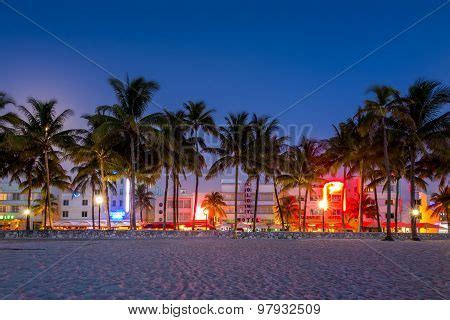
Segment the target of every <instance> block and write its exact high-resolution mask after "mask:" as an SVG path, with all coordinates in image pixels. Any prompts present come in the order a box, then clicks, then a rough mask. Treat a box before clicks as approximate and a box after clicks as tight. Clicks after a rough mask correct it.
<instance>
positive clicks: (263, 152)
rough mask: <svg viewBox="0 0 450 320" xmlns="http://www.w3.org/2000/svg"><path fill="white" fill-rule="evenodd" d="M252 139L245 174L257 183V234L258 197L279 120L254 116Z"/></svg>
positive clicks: (255, 207) (255, 215)
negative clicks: (271, 141)
mask: <svg viewBox="0 0 450 320" xmlns="http://www.w3.org/2000/svg"><path fill="white" fill-rule="evenodd" d="M250 126H251V135H252V137H251V139H250V141H249V143H248V151H249V152H248V154H247V161H246V167H245V172H246V173H247V175H248V177H249V180H253V179H254V180H255V181H256V190H255V204H254V208H253V232H256V219H257V212H258V195H259V184H260V180H261V175H262V174H263V173H264V172H265V170H266V166H267V164H268V163H269V159H268V150H270V140H271V139H272V138H273V136H274V134H275V131H276V130H278V128H279V126H278V120H276V119H273V120H270V119H269V117H267V116H262V117H258V116H257V115H256V114H253V117H252V120H251V122H250Z"/></svg>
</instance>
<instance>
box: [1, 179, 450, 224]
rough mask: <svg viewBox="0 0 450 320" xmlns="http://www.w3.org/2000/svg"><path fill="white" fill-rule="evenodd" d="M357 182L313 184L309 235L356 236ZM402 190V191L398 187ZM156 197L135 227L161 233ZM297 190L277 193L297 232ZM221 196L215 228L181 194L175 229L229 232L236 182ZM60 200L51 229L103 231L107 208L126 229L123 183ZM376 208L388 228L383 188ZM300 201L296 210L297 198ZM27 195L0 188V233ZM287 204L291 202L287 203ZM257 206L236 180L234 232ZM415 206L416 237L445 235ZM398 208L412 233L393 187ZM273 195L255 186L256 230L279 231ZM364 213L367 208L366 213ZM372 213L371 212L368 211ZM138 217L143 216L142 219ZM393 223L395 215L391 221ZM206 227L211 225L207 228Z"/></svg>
mask: <svg viewBox="0 0 450 320" xmlns="http://www.w3.org/2000/svg"><path fill="white" fill-rule="evenodd" d="M360 189H361V186H360V180H359V179H358V178H354V179H351V180H347V181H346V184H345V185H344V184H343V182H342V181H340V180H337V179H330V180H328V181H324V182H322V183H317V184H314V185H313V188H312V190H310V191H309V192H308V197H307V201H306V215H305V217H306V221H305V225H306V229H307V231H311V232H314V231H328V232H334V231H341V230H346V231H356V230H357V225H358V219H357V209H358V204H359V200H358V199H359V192H360ZM400 189H401V188H400ZM150 190H152V191H153V192H154V194H155V200H154V204H153V209H151V210H150V209H149V210H139V209H137V210H136V212H137V221H138V225H140V226H141V227H143V228H155V229H158V228H162V226H163V222H164V210H163V205H164V204H163V201H164V200H163V199H164V198H163V196H162V192H161V190H160V189H158V188H150ZM301 191H302V192H300V195H299V190H298V189H292V190H289V191H280V192H279V198H280V199H282V200H283V203H284V200H286V199H288V200H287V204H286V206H285V207H284V206H283V210H284V211H289V214H288V213H286V212H285V213H284V217H285V220H287V221H285V222H286V223H287V224H289V225H290V229H291V230H298V226H299V224H303V220H302V218H303V212H304V211H305V210H304V203H305V191H304V190H301ZM373 191H374V190H368V191H367V195H369V196H371V197H372V198H373V194H374V192H373ZM220 192H221V194H222V195H223V198H224V201H225V203H226V206H225V207H224V210H225V213H226V216H227V218H226V219H221V221H220V222H219V221H217V222H216V223H214V222H213V221H214V219H213V217H208V216H207V214H208V212H207V210H204V208H202V206H201V204H202V201H203V199H204V197H205V193H199V199H198V205H197V207H196V208H194V195H193V194H191V193H187V192H186V191H185V190H181V191H180V193H179V200H178V201H179V202H178V208H179V210H178V211H179V212H178V224H179V226H180V229H183V228H184V229H191V228H192V220H193V216H194V215H195V217H196V226H195V228H205V227H209V228H211V227H215V228H217V229H221V230H230V229H232V228H233V224H234V212H235V208H234V180H228V179H223V180H221V186H220ZM55 194H57V199H58V208H57V210H56V211H57V212H56V214H55V216H54V217H53V219H54V224H53V226H54V227H55V228H63V229H71V228H92V227H93V226H94V227H96V228H98V226H100V227H102V228H103V227H105V226H106V220H107V219H106V216H105V212H106V210H104V208H105V206H106V205H108V206H109V212H110V220H111V224H112V227H114V228H127V227H128V226H129V211H130V201H132V197H131V195H130V184H129V181H128V180H127V179H122V180H120V181H118V182H117V186H116V190H115V192H109V193H108V195H109V196H108V201H105V202H104V203H101V204H100V203H98V202H99V201H96V196H98V195H92V194H90V193H89V192H87V193H85V194H80V193H68V192H57V191H56V192H55ZM377 195H378V199H377V200H378V201H377V203H378V208H379V212H380V220H381V221H380V224H381V226H382V227H385V225H386V212H387V195H386V192H384V191H383V190H382V187H381V186H380V187H378V188H377ZM299 196H300V198H301V201H300V206H299V204H298V200H297V199H298V198H299ZM27 197H28V195H27V194H22V193H21V192H20V190H19V188H18V186H17V185H14V184H8V183H2V184H0V228H1V229H24V228H25V223H26V221H27V214H28V210H26V209H27V208H28V205H27ZM39 197H40V193H39V192H38V191H36V192H33V193H32V196H31V198H32V201H34V200H36V199H38V198H39ZM397 198H398V204H397V203H396V202H395V201H396V199H397ZM289 199H292V201H291V203H289ZM172 200H173V199H172V198H171V197H170V196H169V198H168V201H167V214H166V226H168V227H169V228H170V227H171V226H173V205H172V203H173V201H172ZM254 201H255V183H254V182H248V181H239V187H238V228H239V229H240V230H243V231H247V230H250V229H251V228H252V225H253V217H254ZM374 204H375V203H374V201H373V200H368V201H367V203H365V204H364V206H365V207H367V208H369V207H372V208H373V207H374ZM416 204H417V208H418V210H419V212H420V214H419V216H418V217H417V219H418V227H419V231H420V232H447V229H446V228H447V223H446V222H445V221H443V219H444V217H435V216H433V215H432V214H431V211H430V210H428V203H427V197H426V195H425V194H424V193H420V192H419V193H417V194H416ZM396 206H397V211H398V214H397V226H398V228H399V231H403V232H408V231H409V228H410V218H411V212H410V210H409V205H404V203H403V197H402V195H401V194H399V195H398V196H397V195H396V193H395V188H394V187H392V200H391V207H392V210H391V211H392V212H394V208H395V207H396ZM276 208H277V206H276V195H275V192H274V187H273V185H272V184H261V185H260V187H259V195H258V206H257V221H256V223H255V224H256V229H257V230H259V231H267V230H279V229H281V221H280V217H279V215H278V214H277V210H276ZM367 210H368V209H367ZM372 212H373V210H372ZM35 213H36V210H31V212H30V217H29V219H30V220H31V224H32V225H33V226H34V228H39V227H40V226H41V221H42V218H41V216H39V215H36V214H35ZM141 213H142V215H141ZM391 218H392V221H393V220H394V216H393V214H392V216H391ZM208 222H209V223H208ZM393 225H394V224H393ZM363 226H364V229H365V230H367V231H375V230H377V227H378V223H377V220H376V215H375V214H369V213H368V212H366V213H365V214H364V219H363Z"/></svg>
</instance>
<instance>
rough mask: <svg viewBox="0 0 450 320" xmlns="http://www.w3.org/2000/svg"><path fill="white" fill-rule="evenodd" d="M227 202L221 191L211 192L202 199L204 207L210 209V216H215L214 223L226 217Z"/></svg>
mask: <svg viewBox="0 0 450 320" xmlns="http://www.w3.org/2000/svg"><path fill="white" fill-rule="evenodd" d="M226 205H227V204H226V203H225V201H224V200H223V196H222V194H221V193H220V192H214V191H213V192H211V193H209V194H207V195H205V198H204V199H203V201H202V205H201V206H202V208H203V209H204V210H207V211H208V217H209V219H211V217H213V221H214V223H215V222H216V221H220V220H221V219H226V218H227V215H226V213H225V210H224V207H226Z"/></svg>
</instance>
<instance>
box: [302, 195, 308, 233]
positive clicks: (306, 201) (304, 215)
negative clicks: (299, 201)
mask: <svg viewBox="0 0 450 320" xmlns="http://www.w3.org/2000/svg"><path fill="white" fill-rule="evenodd" d="M307 203H308V186H307V187H306V188H305V203H304V204H303V232H306V204H307Z"/></svg>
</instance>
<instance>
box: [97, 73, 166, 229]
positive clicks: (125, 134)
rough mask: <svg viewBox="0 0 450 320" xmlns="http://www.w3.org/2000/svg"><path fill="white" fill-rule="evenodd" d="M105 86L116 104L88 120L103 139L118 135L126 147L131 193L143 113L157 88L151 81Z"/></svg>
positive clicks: (132, 223) (102, 108)
mask: <svg viewBox="0 0 450 320" xmlns="http://www.w3.org/2000/svg"><path fill="white" fill-rule="evenodd" d="M109 83H110V85H111V87H112V88H113V90H114V93H115V95H116V98H117V104H114V105H110V106H100V107H97V114H96V115H95V116H91V117H90V120H91V121H93V123H95V124H96V130H97V132H100V134H101V135H102V136H104V137H108V136H109V135H116V136H117V135H120V136H122V138H123V139H124V140H126V141H128V144H129V158H128V159H129V162H130V169H131V170H130V171H131V177H130V178H131V179H130V187H131V188H130V189H131V190H130V191H131V194H135V190H136V171H137V170H138V168H137V165H138V164H139V162H140V159H139V155H140V150H139V146H140V145H141V142H142V140H143V139H144V135H143V133H144V132H145V131H146V130H147V129H149V128H148V126H147V124H146V121H145V117H144V114H145V111H146V110H147V107H148V105H149V103H150V102H151V100H152V97H153V94H154V93H155V92H156V91H157V90H158V89H159V85H158V83H156V82H155V81H147V80H145V79H144V78H142V77H140V78H136V79H133V80H131V81H130V79H129V78H128V77H127V79H126V81H125V82H122V81H120V80H118V79H110V80H109ZM130 212H131V214H130V227H131V229H136V212H135V207H134V202H133V201H131V203H130Z"/></svg>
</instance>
